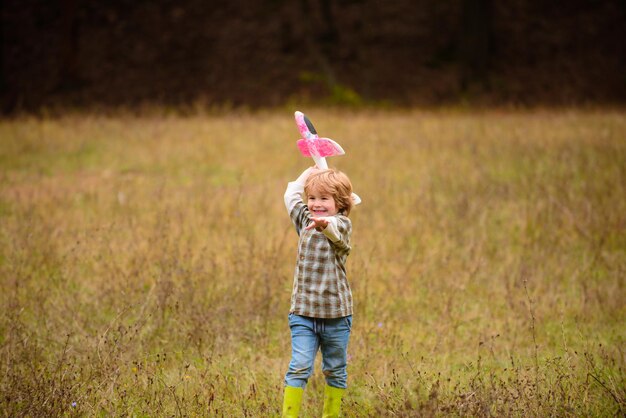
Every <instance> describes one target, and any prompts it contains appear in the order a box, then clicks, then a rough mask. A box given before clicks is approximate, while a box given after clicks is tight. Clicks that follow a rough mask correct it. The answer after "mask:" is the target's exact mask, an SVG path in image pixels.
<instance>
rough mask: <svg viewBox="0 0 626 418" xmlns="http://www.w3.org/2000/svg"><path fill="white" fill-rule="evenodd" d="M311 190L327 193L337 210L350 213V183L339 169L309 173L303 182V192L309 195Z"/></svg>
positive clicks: (351, 203)
mask: <svg viewBox="0 0 626 418" xmlns="http://www.w3.org/2000/svg"><path fill="white" fill-rule="evenodd" d="M312 190H319V191H321V192H324V193H328V194H329V195H331V196H332V197H333V199H334V200H335V204H336V205H337V211H338V212H339V213H343V214H344V215H346V216H348V215H350V211H351V210H352V206H354V203H353V202H352V183H351V182H350V179H349V178H348V176H346V175H345V174H344V173H342V172H341V171H338V170H335V169H332V168H331V169H328V170H322V171H318V172H315V173H313V174H311V175H310V176H309V177H308V178H307V179H306V183H305V184H304V194H305V195H306V196H307V198H308V196H309V194H310V192H311V191H312Z"/></svg>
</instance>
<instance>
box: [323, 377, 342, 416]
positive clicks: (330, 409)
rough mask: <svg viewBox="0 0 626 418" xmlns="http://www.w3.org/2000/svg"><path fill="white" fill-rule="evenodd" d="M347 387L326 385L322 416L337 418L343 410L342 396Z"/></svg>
mask: <svg viewBox="0 0 626 418" xmlns="http://www.w3.org/2000/svg"><path fill="white" fill-rule="evenodd" d="M345 391H346V390H345V389H340V388H334V387H332V386H328V385H326V387H324V412H322V418H336V417H338V416H339V412H341V398H342V397H343V393H344V392H345Z"/></svg>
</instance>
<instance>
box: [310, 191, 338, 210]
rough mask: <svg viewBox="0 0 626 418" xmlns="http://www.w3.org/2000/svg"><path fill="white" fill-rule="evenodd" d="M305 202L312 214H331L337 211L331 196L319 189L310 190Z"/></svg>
mask: <svg viewBox="0 0 626 418" xmlns="http://www.w3.org/2000/svg"><path fill="white" fill-rule="evenodd" d="M306 204H307V206H308V208H309V211H310V212H311V213H312V214H313V216H333V215H336V214H337V213H338V212H339V210H338V209H337V204H336V203H335V199H334V198H333V196H332V195H331V194H329V193H328V192H325V191H323V190H319V189H313V190H311V192H310V193H309V195H308V196H307V201H306Z"/></svg>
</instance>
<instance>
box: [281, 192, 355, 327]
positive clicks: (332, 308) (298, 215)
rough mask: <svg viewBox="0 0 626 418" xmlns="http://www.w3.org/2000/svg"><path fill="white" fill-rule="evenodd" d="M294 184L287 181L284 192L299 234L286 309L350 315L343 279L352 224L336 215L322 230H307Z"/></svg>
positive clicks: (306, 216)
mask: <svg viewBox="0 0 626 418" xmlns="http://www.w3.org/2000/svg"><path fill="white" fill-rule="evenodd" d="M294 186H296V188H295V189H294ZM298 186H300V185H296V184H295V183H290V185H289V187H288V188H287V192H286V194H285V203H286V204H287V209H288V210H289V211H290V212H289V215H290V216H291V220H292V222H293V224H294V226H295V227H296V231H297V232H298V235H299V236H300V239H299V240H298V258H297V261H296V269H295V274H294V280H293V291H292V294H291V308H290V312H291V313H295V314H297V315H302V316H309V317H313V318H340V317H343V316H348V315H352V292H351V290H350V285H349V284H348V280H347V278H346V259H347V257H348V254H349V253H350V234H351V232H352V223H351V222H350V219H349V218H348V217H346V216H344V215H341V214H337V215H335V216H334V217H332V218H334V221H333V222H332V223H331V224H329V226H328V227H326V229H325V230H324V231H323V232H321V231H317V230H315V229H310V230H308V231H307V230H306V229H305V228H306V226H307V225H308V224H310V221H309V217H310V213H309V209H308V207H307V206H306V205H305V204H304V202H302V198H301V196H300V193H299V192H300V191H299V190H298ZM290 192H291V195H290ZM289 195H290V196H289ZM289 197H291V201H289ZM296 197H297V198H296ZM331 225H332V226H334V227H331Z"/></svg>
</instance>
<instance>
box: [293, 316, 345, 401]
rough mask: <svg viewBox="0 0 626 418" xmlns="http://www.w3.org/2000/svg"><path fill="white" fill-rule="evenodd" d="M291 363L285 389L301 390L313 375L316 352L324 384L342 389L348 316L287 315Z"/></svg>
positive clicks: (343, 384) (343, 387) (343, 385)
mask: <svg viewBox="0 0 626 418" xmlns="http://www.w3.org/2000/svg"><path fill="white" fill-rule="evenodd" d="M289 328H290V329H291V362H290V363H289V370H288V371H287V374H286V375H285V385H287V386H293V387H298V388H304V387H305V386H306V384H307V381H308V380H309V377H311V374H313V365H314V362H315V356H316V355H317V350H320V349H321V351H322V371H323V372H324V376H325V377H326V384H328V386H332V387H335V388H341V389H345V388H346V387H347V385H346V381H347V379H348V373H347V371H346V367H347V365H348V340H349V339H350V330H351V329H352V315H350V316H344V317H342V318H332V319H329V318H326V319H325V318H310V317H308V316H300V315H295V314H292V313H291V314H289Z"/></svg>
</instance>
